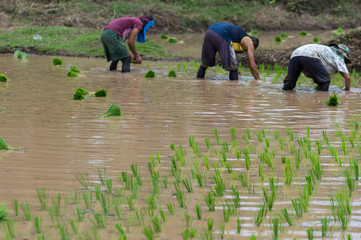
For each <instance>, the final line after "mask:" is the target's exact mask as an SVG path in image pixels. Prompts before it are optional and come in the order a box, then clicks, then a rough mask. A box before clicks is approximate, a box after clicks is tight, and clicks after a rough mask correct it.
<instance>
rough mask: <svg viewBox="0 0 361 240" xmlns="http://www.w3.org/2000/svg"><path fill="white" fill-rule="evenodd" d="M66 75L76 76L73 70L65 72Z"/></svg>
mask: <svg viewBox="0 0 361 240" xmlns="http://www.w3.org/2000/svg"><path fill="white" fill-rule="evenodd" d="M66 76H67V77H77V76H78V74H76V73H75V72H73V71H69V72H68V73H67V74H66Z"/></svg>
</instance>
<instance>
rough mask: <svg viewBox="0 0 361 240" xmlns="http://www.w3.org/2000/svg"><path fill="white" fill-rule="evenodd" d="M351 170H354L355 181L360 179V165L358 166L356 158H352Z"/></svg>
mask: <svg viewBox="0 0 361 240" xmlns="http://www.w3.org/2000/svg"><path fill="white" fill-rule="evenodd" d="M351 170H352V171H353V175H354V177H355V181H358V180H359V173H360V172H359V167H358V160H357V159H356V158H353V159H352V162H351Z"/></svg>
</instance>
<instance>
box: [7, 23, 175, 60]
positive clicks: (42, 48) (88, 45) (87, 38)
mask: <svg viewBox="0 0 361 240" xmlns="http://www.w3.org/2000/svg"><path fill="white" fill-rule="evenodd" d="M34 34H38V35H41V36H42V39H41V40H34V39H33V38H32V37H30V38H29V36H33V35H34ZM18 46H21V47H22V48H23V49H28V48H31V49H32V50H33V51H35V52H37V53H38V54H47V55H67V56H80V57H82V56H83V57H89V56H94V57H104V56H105V55H104V50H103V47H102V44H101V42H100V31H99V29H94V28H75V27H59V26H54V27H35V26H33V27H22V28H17V29H11V30H5V31H2V33H1V35H0V50H1V51H2V52H9V51H12V50H13V49H14V48H16V47H18ZM136 47H137V50H138V51H139V53H140V54H142V55H146V56H147V57H149V58H159V57H165V58H171V56H170V54H169V53H167V51H166V49H164V48H162V47H161V46H160V45H159V44H158V43H156V42H153V41H146V42H145V43H136ZM14 54H15V53H14ZM19 54H20V55H19ZM16 56H17V57H19V56H21V57H22V58H23V57H24V56H25V55H24V54H22V53H21V51H20V50H18V51H17V52H16Z"/></svg>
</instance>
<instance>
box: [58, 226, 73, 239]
mask: <svg viewBox="0 0 361 240" xmlns="http://www.w3.org/2000/svg"><path fill="white" fill-rule="evenodd" d="M57 228H58V231H59V237H60V239H61V240H67V239H69V237H70V232H69V227H68V224H67V223H62V224H60V223H59V224H58V225H57Z"/></svg>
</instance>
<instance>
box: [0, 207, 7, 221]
mask: <svg viewBox="0 0 361 240" xmlns="http://www.w3.org/2000/svg"><path fill="white" fill-rule="evenodd" d="M7 214H8V210H7V209H6V208H5V205H4V204H3V203H2V204H0V222H2V221H5V220H6V215H7Z"/></svg>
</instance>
